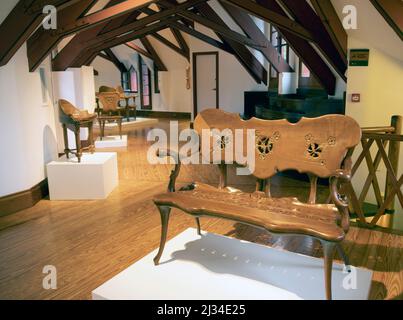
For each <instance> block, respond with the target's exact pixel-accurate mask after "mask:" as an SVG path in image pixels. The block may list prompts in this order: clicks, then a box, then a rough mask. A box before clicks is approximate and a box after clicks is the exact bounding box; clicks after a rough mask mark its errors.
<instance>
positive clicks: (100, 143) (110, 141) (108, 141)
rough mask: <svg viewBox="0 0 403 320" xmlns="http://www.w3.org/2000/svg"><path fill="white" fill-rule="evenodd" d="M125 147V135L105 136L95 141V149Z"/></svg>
mask: <svg viewBox="0 0 403 320" xmlns="http://www.w3.org/2000/svg"><path fill="white" fill-rule="evenodd" d="M126 147H127V136H126V135H123V136H122V138H120V136H107V137H104V138H102V140H101V138H100V137H98V139H97V140H96V141H95V148H96V149H108V148H126Z"/></svg>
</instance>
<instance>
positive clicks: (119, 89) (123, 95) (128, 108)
mask: <svg viewBox="0 0 403 320" xmlns="http://www.w3.org/2000/svg"><path fill="white" fill-rule="evenodd" d="M116 91H117V92H118V93H119V95H120V99H122V100H125V102H126V105H125V107H126V119H127V122H129V121H130V111H132V112H133V115H134V120H136V119H137V105H136V98H137V95H126V93H125V91H124V90H123V88H122V86H117V87H116ZM130 99H133V103H134V104H133V105H132V106H131V105H130V104H129V101H130Z"/></svg>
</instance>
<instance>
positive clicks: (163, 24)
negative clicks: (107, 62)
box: [70, 16, 179, 71]
mask: <svg viewBox="0 0 403 320" xmlns="http://www.w3.org/2000/svg"><path fill="white" fill-rule="evenodd" d="M178 19H179V17H177V16H173V17H170V18H167V19H165V20H163V21H160V22H158V23H154V24H152V25H150V26H146V27H141V28H138V29H137V30H133V31H132V32H130V33H126V34H124V35H122V36H120V37H116V38H114V39H112V40H110V41H108V42H101V43H99V44H98V45H96V46H90V47H86V48H85V49H84V50H83V51H82V52H81V53H80V54H79V55H77V56H76V59H75V60H74V61H73V62H72V64H71V65H70V67H79V66H82V65H84V63H85V61H87V60H88V59H89V57H91V56H94V55H95V56H96V55H97V54H98V52H100V51H103V50H105V49H106V48H113V47H116V46H119V45H121V44H125V43H126V42H129V41H133V40H135V39H139V38H142V37H145V36H147V35H149V34H151V33H154V32H158V31H160V30H163V29H166V28H168V27H169V24H170V23H171V22H174V21H177V20H178ZM160 71H162V70H160Z"/></svg>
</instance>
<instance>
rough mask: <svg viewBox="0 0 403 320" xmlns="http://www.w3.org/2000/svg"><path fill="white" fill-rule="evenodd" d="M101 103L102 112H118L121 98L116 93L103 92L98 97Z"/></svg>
mask: <svg viewBox="0 0 403 320" xmlns="http://www.w3.org/2000/svg"><path fill="white" fill-rule="evenodd" d="M98 99H99V101H100V102H101V104H102V110H103V111H105V112H108V111H116V110H118V108H119V101H120V97H119V94H118V93H117V92H116V91H115V92H102V93H100V94H99V96H98Z"/></svg>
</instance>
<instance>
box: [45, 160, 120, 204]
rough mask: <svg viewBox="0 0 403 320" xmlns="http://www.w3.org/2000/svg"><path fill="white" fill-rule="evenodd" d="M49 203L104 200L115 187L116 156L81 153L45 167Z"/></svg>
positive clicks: (116, 174)
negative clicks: (52, 201) (79, 155)
mask: <svg viewBox="0 0 403 320" xmlns="http://www.w3.org/2000/svg"><path fill="white" fill-rule="evenodd" d="M47 173H48V182H49V193H50V200H98V199H106V198H107V197H108V196H109V194H110V193H111V192H112V191H113V190H114V189H115V188H116V187H117V186H118V184H119V176H118V162H117V154H116V153H94V154H86V153H85V154H83V156H82V158H81V163H78V159H77V158H75V157H74V158H71V159H67V158H66V157H65V156H64V157H62V158H60V159H59V160H57V161H53V162H51V163H49V164H48V165H47Z"/></svg>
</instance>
